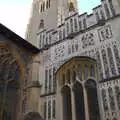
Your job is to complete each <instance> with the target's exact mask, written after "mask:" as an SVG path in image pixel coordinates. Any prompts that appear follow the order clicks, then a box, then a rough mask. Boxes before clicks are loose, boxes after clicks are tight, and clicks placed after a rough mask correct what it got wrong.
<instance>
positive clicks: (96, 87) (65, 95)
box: [26, 0, 120, 120]
mask: <svg viewBox="0 0 120 120" xmlns="http://www.w3.org/2000/svg"><path fill="white" fill-rule="evenodd" d="M119 24H120V0H101V4H100V5H98V6H96V7H95V8H93V12H92V13H91V14H87V13H83V14H79V13H78V9H77V0H34V1H33V4H32V13H31V17H30V20H29V24H28V28H27V32H26V39H27V40H28V41H30V42H31V43H32V44H34V45H36V46H37V47H38V48H39V49H40V53H39V55H40V58H39V57H38V60H40V63H39V66H38V64H35V65H36V66H35V68H37V67H39V71H38V72H39V78H38V79H39V82H40V91H39V90H38V92H37V93H38V94H40V95H39V98H38V101H39V103H40V104H39V113H40V115H41V116H42V118H44V119H45V120H79V119H81V120H119V119H120V32H119V31H120V26H119ZM35 61H36V60H35ZM35 68H34V69H35ZM33 72H34V70H33ZM36 91H37V90H36ZM39 92H40V93H39ZM35 94H36V92H34V91H33V92H32V95H35ZM36 98H37V97H36ZM36 98H34V99H36ZM31 100H32V96H31ZM35 105H36V106H37V104H35ZM31 108H32V107H31Z"/></svg>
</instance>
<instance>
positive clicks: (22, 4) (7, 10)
mask: <svg viewBox="0 0 120 120" xmlns="http://www.w3.org/2000/svg"><path fill="white" fill-rule="evenodd" d="M31 4H32V0H0V23H2V24H4V25H5V26H7V27H8V28H10V29H11V30H13V31H14V32H16V33H17V34H18V35H20V36H22V37H23V38H24V35H25V30H26V24H27V23H28V19H29V15H30V8H31ZM99 4H100V0H78V6H79V11H80V13H83V12H86V11H87V12H91V10H92V8H93V7H95V6H97V5H99Z"/></svg>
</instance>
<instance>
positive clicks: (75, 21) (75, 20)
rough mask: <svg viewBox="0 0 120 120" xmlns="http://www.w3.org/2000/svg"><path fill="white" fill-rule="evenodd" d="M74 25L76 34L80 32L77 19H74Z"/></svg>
mask: <svg viewBox="0 0 120 120" xmlns="http://www.w3.org/2000/svg"><path fill="white" fill-rule="evenodd" d="M74 24H75V32H77V31H78V27H77V26H78V25H77V19H76V18H74Z"/></svg>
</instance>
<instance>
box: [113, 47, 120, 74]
mask: <svg viewBox="0 0 120 120" xmlns="http://www.w3.org/2000/svg"><path fill="white" fill-rule="evenodd" d="M114 54H115V59H116V63H117V67H118V72H119V73H120V56H119V51H118V48H117V46H116V45H114Z"/></svg>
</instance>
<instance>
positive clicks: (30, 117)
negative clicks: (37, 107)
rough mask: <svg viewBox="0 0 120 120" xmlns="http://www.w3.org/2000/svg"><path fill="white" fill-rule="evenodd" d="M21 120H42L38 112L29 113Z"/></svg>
mask: <svg viewBox="0 0 120 120" xmlns="http://www.w3.org/2000/svg"><path fill="white" fill-rule="evenodd" d="M23 120H43V119H42V117H41V115H40V114H39V113H38V112H29V113H28V114H26V115H25V117H24V119H23Z"/></svg>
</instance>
